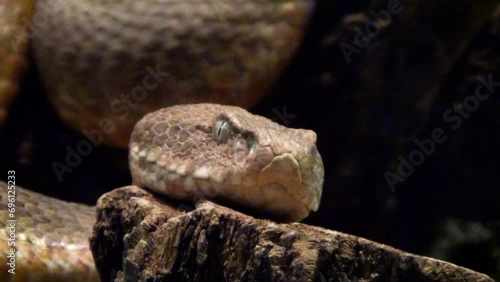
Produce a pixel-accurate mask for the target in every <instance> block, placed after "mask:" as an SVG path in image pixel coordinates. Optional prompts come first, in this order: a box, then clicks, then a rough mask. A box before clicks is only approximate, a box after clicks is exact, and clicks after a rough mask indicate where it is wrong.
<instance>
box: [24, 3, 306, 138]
mask: <svg viewBox="0 0 500 282" xmlns="http://www.w3.org/2000/svg"><path fill="white" fill-rule="evenodd" d="M313 6H314V0H272V1H270V0H150V1H137V0H120V1H116V0H105V1H97V0H84V1H82V0H64V1H63V0H38V1H37V5H36V10H35V19H36V20H37V22H38V24H35V26H36V28H35V29H34V32H33V49H34V52H35V58H36V63H37V65H38V69H39V70H40V74H41V76H42V80H43V82H44V85H45V86H46V87H47V92H48V94H49V97H50V100H51V101H52V102H53V104H54V105H55V108H56V109H57V111H58V112H59V115H60V116H61V117H62V118H63V119H64V120H65V121H67V122H68V123H69V124H70V125H72V126H73V127H75V128H76V129H77V130H79V131H82V130H96V129H101V128H104V130H103V131H106V129H108V127H109V128H111V129H109V131H110V132H106V133H108V134H105V140H104V142H106V143H109V144H113V145H118V146H122V147H125V146H126V145H127V144H128V138H129V136H130V133H131V131H132V128H133V126H134V124H135V123H136V122H137V121H138V120H139V119H140V118H141V117H142V116H143V115H145V114H146V113H149V112H152V111H153V110H157V109H159V108H163V107H166V106H169V105H175V104H187V103H198V102H215V103H219V104H232V105H237V106H242V107H250V106H251V105H253V104H254V103H255V102H256V101H258V100H259V99H260V98H261V97H262V96H263V95H264V94H265V93H266V92H267V91H268V90H269V89H270V87H271V86H272V85H273V83H274V82H275V80H276V79H277V77H278V76H279V75H280V74H281V72H282V70H283V69H284V67H285V66H286V65H287V64H288V62H289V61H290V59H291V57H292V55H293V54H294V52H295V51H296V49H297V47H298V46H299V44H300V42H301V39H302V37H303V33H304V31H305V29H306V24H307V22H308V19H309V18H310V15H311V12H312V9H313Z"/></svg>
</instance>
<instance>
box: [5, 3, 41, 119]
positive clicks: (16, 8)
mask: <svg viewBox="0 0 500 282" xmlns="http://www.w3.org/2000/svg"><path fill="white" fill-rule="evenodd" d="M32 6H33V1H31V0H23V1H19V0H0V126H1V125H2V124H3V122H4V120H5V118H6V117H7V113H8V108H9V106H10V104H11V102H12V100H13V99H14V97H15V95H16V94H17V93H18V92H19V86H20V83H21V82H20V79H21V78H22V75H23V74H24V72H25V71H26V69H27V66H28V60H27V58H26V56H27V51H28V43H29V39H30V37H29V33H27V30H28V29H27V28H26V25H27V24H28V22H29V21H30V19H31V14H32V10H33V7H32Z"/></svg>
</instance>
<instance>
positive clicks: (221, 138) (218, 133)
mask: <svg viewBox="0 0 500 282" xmlns="http://www.w3.org/2000/svg"><path fill="white" fill-rule="evenodd" d="M213 134H214V138H215V140H216V141H217V142H218V143H225V142H227V139H229V135H230V134H231V124H230V123H229V122H227V121H225V120H219V121H217V123H216V124H215V127H214V132H213Z"/></svg>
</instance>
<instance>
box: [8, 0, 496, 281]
mask: <svg viewBox="0 0 500 282" xmlns="http://www.w3.org/2000/svg"><path fill="white" fill-rule="evenodd" d="M478 89H479V90H478ZM478 93H479V94H478ZM499 93H500V5H499V2H498V1H491V0H486V1H480V2H477V1H465V0H455V1H435V2H428V1H427V2H425V1H375V0H373V1H332V0H319V1H318V3H317V8H316V10H315V12H314V14H313V15H312V20H311V24H310V26H309V28H308V29H307V31H306V33H305V39H304V41H303V44H302V45H301V47H300V49H299V51H298V53H297V55H296V56H295V57H294V60H293V61H292V62H291V63H290V65H289V66H288V68H286V71H285V73H284V74H283V75H282V76H281V77H280V79H279V81H278V83H277V84H275V86H274V87H273V89H272V90H271V91H270V93H269V94H268V95H266V96H265V97H264V98H263V99H262V100H260V102H259V103H257V104H256V105H255V106H253V107H252V108H250V111H251V112H253V113H256V114H260V115H262V116H266V117H268V118H273V119H274V120H275V121H276V122H278V123H280V124H283V125H286V126H288V127H295V128H307V129H312V130H314V131H315V132H316V133H317V135H318V149H319V152H320V153H321V155H322V158H323V162H324V166H325V183H324V190H323V197H322V201H321V206H320V209H319V211H318V212H316V213H313V214H312V215H311V216H310V217H309V218H307V219H306V220H305V221H304V222H305V223H307V224H312V225H317V226H322V227H325V228H329V229H333V230H337V231H341V232H346V233H349V234H353V235H357V236H361V237H365V238H367V239H370V240H374V241H377V242H381V243H385V244H387V245H390V246H393V247H396V248H400V249H402V250H404V251H408V252H412V253H416V254H419V255H426V256H431V257H435V258H438V259H443V260H446V261H450V262H452V263H455V264H458V265H461V266H465V267H468V268H471V269H473V270H476V271H479V272H483V273H485V274H487V275H489V276H491V277H493V278H494V279H496V280H500V147H499V145H500V115H499V114H498V112H499V109H500V99H499V98H500V97H499ZM46 97H47V95H46V93H44V90H43V87H42V86H41V82H40V78H39V73H37V70H36V69H32V70H31V71H30V72H29V74H28V75H27V76H26V77H25V79H24V80H23V83H22V88H21V92H20V94H19V95H18V96H17V97H16V99H15V100H14V101H13V104H12V107H11V110H10V111H9V112H10V114H9V116H8V118H7V120H6V122H5V124H4V126H3V127H2V128H1V131H0V134H1V138H0V156H1V157H0V171H4V172H5V171H7V170H16V175H17V177H16V180H17V184H18V185H21V186H24V187H28V188H30V189H32V190H38V191H43V192H44V193H51V194H52V195H55V196H58V197H61V198H64V199H67V200H71V201H78V202H85V203H89V204H95V202H96V199H97V198H98V197H99V195H101V194H102V193H103V191H109V190H111V189H113V188H117V187H120V186H124V185H127V184H129V183H130V182H131V179H130V175H129V172H128V164H127V151H126V150H124V149H118V148H114V147H110V146H106V145H99V146H96V147H93V148H92V152H91V153H90V154H89V155H88V156H83V157H82V158H81V160H75V161H76V162H78V165H77V166H75V167H74V168H69V170H68V171H67V172H65V173H64V174H62V181H60V180H59V179H58V176H57V173H55V170H54V169H55V166H57V164H56V163H59V164H65V163H66V162H67V160H66V158H67V155H68V150H71V148H77V146H78V144H79V143H80V142H81V141H82V140H85V137H84V136H82V135H80V134H79V133H78V132H77V131H75V130H73V129H71V128H69V127H68V126H67V125H65V124H64V122H62V121H61V120H60V118H59V117H58V115H57V113H56V111H55V110H54V108H53V107H52V106H51V104H50V103H49V101H48V100H47V98H46ZM436 130H437V131H436ZM436 132H438V133H439V134H438V133H436ZM437 135H439V136H440V137H437V139H439V140H444V139H445V140H444V141H443V142H441V143H439V144H438V143H435V142H433V144H434V149H432V150H431V149H428V151H427V153H425V152H424V149H422V147H419V145H418V144H417V143H419V142H420V143H425V142H427V143H426V144H430V143H429V142H431V141H429V140H432V139H433V136H434V140H437V139H436V137H435V136H437ZM424 140H427V141H424ZM427 146H429V147H427V148H431V147H432V145H427ZM68 148H69V149H68ZM429 152H430V153H429ZM410 166H411V167H413V168H410ZM6 178H7V174H6V173H5V174H1V175H0V179H2V180H5V179H6ZM47 188H50V190H51V191H46V190H47Z"/></svg>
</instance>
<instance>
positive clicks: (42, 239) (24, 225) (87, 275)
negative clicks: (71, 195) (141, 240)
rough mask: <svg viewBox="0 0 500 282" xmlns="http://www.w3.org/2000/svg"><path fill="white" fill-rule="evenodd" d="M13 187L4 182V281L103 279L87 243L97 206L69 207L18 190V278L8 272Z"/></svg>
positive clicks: (0, 260)
mask: <svg viewBox="0 0 500 282" xmlns="http://www.w3.org/2000/svg"><path fill="white" fill-rule="evenodd" d="M7 191H8V189H7V184H6V183H5V182H1V181H0V241H1V242H0V244H1V246H2V247H1V248H0V266H1V267H0V270H1V273H0V281H10V280H9V279H14V280H12V281H98V279H99V278H98V275H97V272H96V270H95V267H94V260H93V259H92V254H91V253H90V250H89V246H88V240H89V237H90V235H91V233H92V225H93V223H94V220H95V218H94V213H95V209H94V207H89V206H85V205H81V204H75V203H69V202H65V201H61V200H58V199H55V198H50V197H47V196H44V195H42V194H38V193H35V192H31V191H28V190H25V189H23V188H21V187H19V186H16V188H15V191H16V197H15V199H16V201H15V219H16V220H17V222H16V223H15V226H16V229H15V233H14V234H15V236H16V240H15V244H16V245H15V248H16V250H17V251H16V265H15V266H16V268H15V272H16V274H15V275H11V274H10V273H8V272H7V269H8V268H9V267H8V266H7V260H8V258H7V255H8V251H9V250H10V248H11V246H8V239H9V236H10V232H8V230H7V229H6V226H8V225H9V224H10V223H9V222H7V220H8V219H10V218H9V213H8V211H7V204H8V198H7V195H8V192H7Z"/></svg>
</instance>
